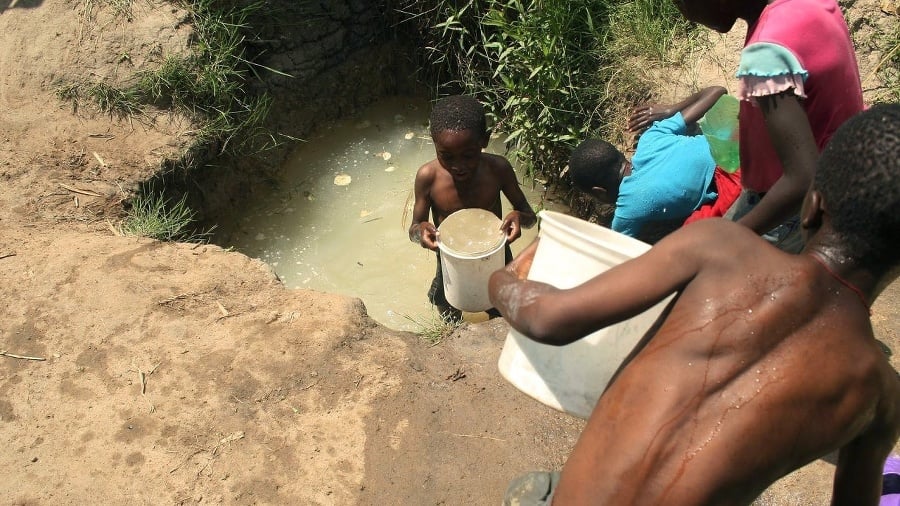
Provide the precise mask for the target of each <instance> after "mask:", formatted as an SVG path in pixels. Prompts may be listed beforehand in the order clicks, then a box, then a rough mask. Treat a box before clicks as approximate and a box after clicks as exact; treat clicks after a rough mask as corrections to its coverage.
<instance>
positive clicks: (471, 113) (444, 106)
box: [430, 95, 487, 137]
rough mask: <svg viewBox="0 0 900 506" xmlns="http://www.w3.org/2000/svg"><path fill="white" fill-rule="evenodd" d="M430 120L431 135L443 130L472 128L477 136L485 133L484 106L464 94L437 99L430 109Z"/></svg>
mask: <svg viewBox="0 0 900 506" xmlns="http://www.w3.org/2000/svg"><path fill="white" fill-rule="evenodd" d="M430 122H431V136H432V137H434V136H436V135H437V134H439V133H440V132H443V131H444V130H451V131H454V132H458V131H460V130H472V131H474V132H475V133H476V134H478V135H479V136H486V135H487V119H486V118H485V114H484V106H483V105H481V102H479V101H478V100H475V99H474V98H473V97H469V96H465V95H451V96H449V97H444V98H442V99H440V100H438V101H437V102H436V103H435V104H434V108H432V109H431V120H430Z"/></svg>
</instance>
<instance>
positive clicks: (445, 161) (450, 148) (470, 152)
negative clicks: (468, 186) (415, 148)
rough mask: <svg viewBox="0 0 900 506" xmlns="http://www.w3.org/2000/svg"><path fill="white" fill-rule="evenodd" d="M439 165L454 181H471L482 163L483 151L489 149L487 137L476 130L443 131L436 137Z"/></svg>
mask: <svg viewBox="0 0 900 506" xmlns="http://www.w3.org/2000/svg"><path fill="white" fill-rule="evenodd" d="M432 140H434V150H435V153H436V154H437V160H438V163H440V164H441V167H443V168H444V170H446V171H447V172H449V173H450V175H451V176H452V177H453V180H454V181H466V180H468V179H470V178H471V177H472V176H473V175H474V174H475V171H477V170H478V164H479V162H481V150H482V149H484V148H485V147H487V136H486V135H479V134H478V133H477V132H475V131H474V130H470V129H467V130H442V131H440V132H438V133H437V134H436V135H435V136H434V137H432Z"/></svg>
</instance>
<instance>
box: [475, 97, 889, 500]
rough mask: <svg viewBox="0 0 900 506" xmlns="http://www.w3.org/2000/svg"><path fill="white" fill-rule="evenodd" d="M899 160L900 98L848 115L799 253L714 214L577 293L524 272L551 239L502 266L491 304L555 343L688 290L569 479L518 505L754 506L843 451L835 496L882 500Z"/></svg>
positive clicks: (576, 453) (535, 487)
mask: <svg viewBox="0 0 900 506" xmlns="http://www.w3.org/2000/svg"><path fill="white" fill-rule="evenodd" d="M898 160H900V105H896V104H893V105H882V106H875V107H872V108H871V109H869V110H868V111H866V112H863V113H861V114H859V115H857V116H855V117H853V118H851V119H850V120H849V121H847V123H846V124H845V125H843V126H842V127H841V128H840V129H839V130H838V131H837V133H836V134H835V136H834V138H833V139H832V141H831V143H830V144H829V146H828V147H827V148H826V149H825V151H824V152H823V155H822V157H821V159H820V160H819V163H818V170H817V173H816V176H815V180H814V182H813V185H812V187H811V188H810V190H809V192H808V193H807V195H806V197H805V200H804V203H803V208H802V211H801V223H802V226H803V228H804V233H805V235H806V239H807V242H806V246H805V248H804V250H803V252H802V253H800V254H798V255H791V254H788V253H784V252H782V251H780V250H778V249H776V248H775V247H773V246H771V245H770V244H769V243H767V242H766V241H764V240H763V239H761V238H759V236H757V235H756V234H755V233H753V232H752V231H751V230H750V229H748V228H746V227H741V226H738V225H735V224H734V223H730V222H727V221H725V220H721V219H711V220H703V221H699V222H696V223H693V224H691V225H688V226H686V227H684V228H682V229H680V230H678V231H676V232H675V233H673V234H672V235H670V236H668V237H666V238H665V239H663V240H662V241H660V242H659V243H657V245H656V246H654V247H653V248H652V249H651V250H649V251H648V252H647V253H646V254H644V255H642V256H641V257H638V258H636V259H634V260H631V261H629V262H626V263H624V264H621V265H619V266H617V267H615V268H613V269H610V270H608V271H606V272H604V273H602V274H600V275H599V276H597V277H595V278H593V279H591V280H590V281H588V282H586V283H584V284H583V285H581V286H578V287H575V288H572V289H569V290H559V289H556V288H553V287H551V286H549V285H547V284H543V283H538V282H533V281H527V280H525V279H524V278H525V275H526V274H527V271H528V269H529V267H530V264H531V260H532V259H533V255H534V251H535V249H536V245H532V246H529V248H527V249H526V250H525V251H523V252H522V254H521V255H520V256H519V257H518V258H516V260H514V261H513V262H512V263H510V264H509V265H508V266H507V267H506V268H504V269H502V270H500V271H497V272H496V273H494V274H493V275H492V277H491V280H490V294H491V301H492V303H494V304H495V306H496V307H497V308H498V309H499V310H500V312H501V313H502V314H503V315H504V316H505V317H506V319H507V320H508V321H509V323H510V324H511V325H512V326H513V327H515V328H516V329H517V330H519V331H521V332H522V333H524V334H526V335H528V336H530V337H531V338H532V339H534V340H536V341H539V342H543V343H547V344H553V345H564V344H567V343H570V342H572V341H575V340H577V339H579V338H580V337H581V336H584V335H587V334H589V333H591V332H593V331H595V330H597V329H600V328H602V327H605V326H607V325H611V324H614V323H616V322H619V321H622V320H624V319H627V318H629V317H631V316H633V315H635V314H638V313H640V312H641V311H644V310H645V309H647V308H649V307H651V306H653V305H654V304H656V303H657V302H658V301H660V300H662V299H663V298H664V297H666V296H668V295H669V294H671V293H673V292H675V293H677V296H676V298H675V299H674V301H673V302H672V303H671V304H670V305H669V307H668V308H667V310H666V311H665V312H664V313H663V315H662V316H661V317H660V320H659V321H658V322H657V325H655V326H654V327H656V331H655V333H654V332H653V331H651V332H648V334H647V335H646V336H644V338H643V339H642V340H641V341H640V342H639V343H638V345H637V346H636V347H635V349H634V350H633V351H632V353H631V354H630V356H629V358H627V359H626V360H625V361H624V362H623V365H622V366H621V367H620V368H619V370H618V372H617V373H616V375H615V376H614V378H613V380H612V381H611V382H610V384H609V386H608V387H607V389H606V391H605V392H604V393H603V395H602V396H601V397H600V400H599V401H598V403H597V406H596V407H595V408H594V411H593V413H592V415H591V417H590V419H589V420H588V422H587V425H586V427H585V429H584V432H583V433H582V434H581V437H580V438H579V440H578V442H577V443H576V445H575V448H574V450H573V452H572V455H571V456H570V457H569V459H568V461H567V462H566V465H565V467H564V468H563V470H562V474H561V476H559V478H558V485H557V475H556V474H549V473H532V474H530V475H526V476H525V477H523V478H520V480H518V482H514V483H513V485H512V486H511V487H510V490H509V491H508V492H507V504H522V505H528V504H550V503H551V501H552V504H554V505H556V506H563V505H571V504H577V505H582V504H596V505H636V504H646V505H662V504H677V505H679V506H684V505H725V504H728V505H733V504H750V503H751V502H752V501H753V500H754V498H756V497H757V496H758V495H759V494H761V493H762V492H763V491H764V490H765V489H766V488H767V487H768V486H769V485H770V484H771V483H773V482H774V481H776V480H777V479H778V478H780V477H782V476H784V475H785V474H788V473H789V472H791V471H793V470H795V469H797V468H799V467H801V466H803V465H805V464H807V463H809V462H811V461H813V460H815V459H817V458H820V457H822V456H825V455H827V454H829V453H831V452H833V451H836V450H838V451H839V452H840V453H839V456H838V463H837V469H836V471H835V477H834V490H833V494H832V496H833V499H832V504H847V505H854V506H857V505H875V504H877V503H878V500H879V496H880V494H881V485H882V466H883V465H884V462H885V459H886V457H887V456H888V454H889V452H890V450H891V449H892V447H893V445H894V444H895V442H896V441H897V438H898V434H900V432H898V431H900V378H898V374H897V372H896V371H895V370H894V369H893V368H892V367H891V365H890V364H889V362H888V361H887V359H886V357H885V355H884V352H883V351H882V350H881V349H880V347H879V344H878V342H877V341H876V340H875V338H874V336H873V333H872V327H871V324H870V322H869V304H870V303H871V301H872V300H874V299H875V297H877V296H878V294H879V293H881V291H882V290H883V289H884V288H885V287H886V286H887V285H888V284H889V283H890V282H891V281H893V280H894V279H896V277H897V275H898V273H900V250H898V249H897V247H896V244H897V243H896V241H897V237H900V212H898V209H900V163H898ZM711 244H715V247H710V245H711ZM554 487H555V490H554Z"/></svg>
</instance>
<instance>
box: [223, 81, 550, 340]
mask: <svg viewBox="0 0 900 506" xmlns="http://www.w3.org/2000/svg"><path fill="white" fill-rule="evenodd" d="M429 112H430V105H429V103H428V102H427V101H424V100H414V99H409V98H392V99H386V100H383V101H381V102H379V103H377V104H375V105H373V106H372V107H370V108H368V109H366V110H365V111H363V112H362V113H361V114H360V115H359V116H357V117H355V118H349V119H345V120H343V121H339V122H336V123H334V124H332V125H329V126H327V127H323V128H322V129H320V130H319V131H318V133H317V134H315V135H313V136H311V137H310V138H309V139H308V142H306V143H304V144H302V145H301V146H299V148H298V149H297V150H296V151H295V152H294V153H293V155H292V156H291V157H289V159H288V161H287V163H286V164H285V166H284V167H283V168H282V174H281V180H282V183H281V184H280V186H279V187H278V188H277V189H273V190H272V191H271V192H269V193H265V194H258V195H257V196H256V198H255V200H254V201H252V202H248V203H247V205H246V206H245V207H244V208H243V209H237V210H235V214H234V215H232V216H226V217H223V218H222V220H221V222H222V223H225V225H223V226H220V228H219V230H218V233H217V236H216V240H215V242H216V243H217V244H220V245H223V246H226V247H227V246H233V247H234V248H235V249H236V250H238V251H241V252H243V253H245V254H247V255H249V256H251V257H254V258H259V259H261V260H263V261H265V262H266V263H268V264H269V265H271V266H272V267H273V268H274V269H275V272H277V273H278V276H279V277H280V278H281V279H282V280H283V281H284V283H285V285H286V286H287V287H289V288H309V289H314V290H319V291H324V292H331V293H341V294H346V295H353V296H356V297H359V298H361V299H362V300H363V302H364V303H365V304H366V307H367V309H368V311H369V314H370V315H371V316H372V318H374V319H375V320H376V321H378V322H380V323H382V324H384V325H386V326H388V327H391V328H395V329H400V330H412V331H415V330H418V329H419V327H420V323H417V322H423V321H431V318H432V309H431V305H430V304H429V303H428V299H427V297H426V292H427V290H428V287H429V285H430V284H431V279H432V278H433V277H434V269H435V257H434V253H432V252H431V251H428V250H425V249H422V248H421V247H419V246H417V245H415V244H413V243H411V242H410V241H409V239H408V237H407V232H406V231H407V228H408V227H409V224H410V219H411V206H412V199H413V197H412V188H413V180H414V178H415V173H416V170H417V169H418V168H419V167H420V166H421V165H422V164H423V163H425V162H427V161H428V160H431V159H432V158H434V156H435V155H434V145H433V144H432V142H431V137H430V135H429V134H428V126H427V123H428V114H429ZM492 144H494V145H500V146H501V147H502V144H501V143H499V142H496V141H495V142H494V143H492ZM489 150H490V151H492V152H495V153H499V152H500V151H498V149H497V148H496V147H494V148H493V149H491V148H489ZM539 186H540V185H539ZM523 190H525V194H526V196H527V197H528V199H529V202H531V204H532V205H538V204H540V203H541V200H542V199H541V192H540V191H535V190H532V189H531V183H530V182H528V183H526V184H523ZM503 203H504V212H506V211H508V210H509V209H510V208H511V207H510V205H509V203H508V202H506V200H505V199H504V200H503ZM545 206H547V208H552V209H556V210H561V209H559V207H558V206H553V205H552V204H547V203H545ZM524 232H525V233H524V234H523V237H522V238H521V239H519V240H518V241H516V242H515V243H513V244H512V248H513V252H514V253H517V252H518V251H520V250H521V249H522V248H524V247H525V246H526V245H527V244H528V243H529V242H531V239H532V238H533V237H534V236H535V235H536V233H537V229H536V228H534V229H531V230H526V231H524ZM407 317H408V318H407ZM467 318H469V319H473V320H477V319H479V315H467ZM410 319H412V320H413V321H411V320H410Z"/></svg>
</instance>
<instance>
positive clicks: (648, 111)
mask: <svg viewBox="0 0 900 506" xmlns="http://www.w3.org/2000/svg"><path fill="white" fill-rule="evenodd" d="M725 93H727V90H726V89H725V88H723V87H721V86H708V87H706V88H703V89H702V90H700V91H698V92H697V93H694V94H693V95H691V96H689V97H687V98H686V99H684V100H682V101H681V102H678V103H677V104H673V105H669V106H660V105H654V104H649V105H642V106H639V107H636V108H635V109H634V110H633V111H632V113H631V117H630V118H628V131H629V132H639V131H641V130H644V129H645V128H647V127H649V126H650V125H652V124H653V122H654V121H659V120H661V119H665V118H668V117H669V116H672V115H673V114H675V113H676V112H681V115H682V116H683V117H684V122H685V124H688V125H690V124H691V123H694V122H696V121H697V120H699V119H700V118H702V117H703V115H704V114H706V111H708V110H709V109H710V108H711V107H712V106H713V105H715V103H716V101H717V100H719V98H720V97H721V96H722V95H724V94H725Z"/></svg>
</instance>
